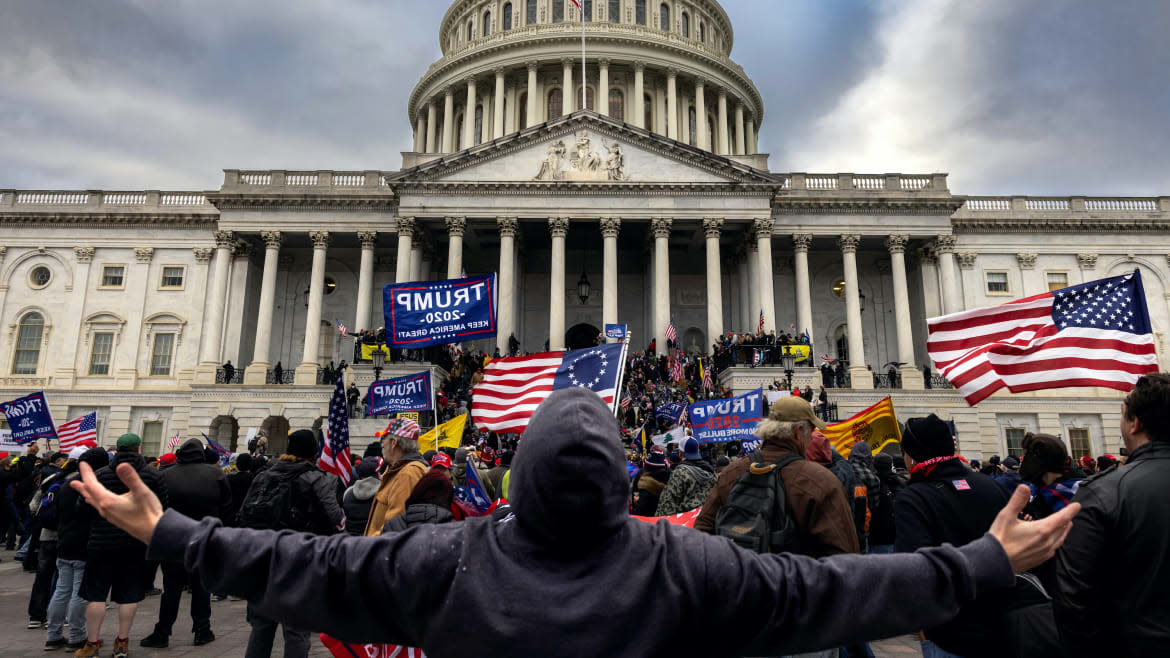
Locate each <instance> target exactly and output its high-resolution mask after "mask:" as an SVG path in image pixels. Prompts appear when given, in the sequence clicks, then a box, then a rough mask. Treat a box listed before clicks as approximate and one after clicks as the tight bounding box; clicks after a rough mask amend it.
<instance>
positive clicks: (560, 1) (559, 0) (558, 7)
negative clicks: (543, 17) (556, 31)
mask: <svg viewBox="0 0 1170 658" xmlns="http://www.w3.org/2000/svg"><path fill="white" fill-rule="evenodd" d="M566 2H568V0H553V3H552V6H553V7H552V10H553V22H554V23H563V22H565V3H566Z"/></svg>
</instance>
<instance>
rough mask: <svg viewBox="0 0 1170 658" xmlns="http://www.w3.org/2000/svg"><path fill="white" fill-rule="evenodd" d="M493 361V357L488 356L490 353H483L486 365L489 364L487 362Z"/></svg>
mask: <svg viewBox="0 0 1170 658" xmlns="http://www.w3.org/2000/svg"><path fill="white" fill-rule="evenodd" d="M491 362H492V357H490V356H488V355H486V354H484V355H483V365H484V366H485V367H486V366H487V364H489V363H491Z"/></svg>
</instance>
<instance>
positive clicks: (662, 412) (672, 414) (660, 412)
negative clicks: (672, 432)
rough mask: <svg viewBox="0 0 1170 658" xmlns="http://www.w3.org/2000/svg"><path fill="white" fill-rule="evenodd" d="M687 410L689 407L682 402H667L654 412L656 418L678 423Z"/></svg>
mask: <svg viewBox="0 0 1170 658" xmlns="http://www.w3.org/2000/svg"><path fill="white" fill-rule="evenodd" d="M686 410H687V405H686V404H684V403H682V402H667V403H666V404H664V405H662V406H660V407H658V408H657V409H655V410H654V417H655V418H661V419H662V420H667V421H670V422H672V423H677V422H679V420H681V419H682V415H683V412H685V411H686Z"/></svg>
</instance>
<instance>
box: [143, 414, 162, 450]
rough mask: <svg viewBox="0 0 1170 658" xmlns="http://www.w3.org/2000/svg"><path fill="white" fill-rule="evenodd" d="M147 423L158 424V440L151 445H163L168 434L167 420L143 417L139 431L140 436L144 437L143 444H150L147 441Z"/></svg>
mask: <svg viewBox="0 0 1170 658" xmlns="http://www.w3.org/2000/svg"><path fill="white" fill-rule="evenodd" d="M147 425H157V426H158V442H157V443H152V444H149V445H151V446H152V447H153V446H156V445H157V446H161V445H162V440H163V438H164V437H165V436H166V429H167V424H166V421H164V420H161V419H150V418H143V419H142V422H141V424H140V425H139V430H140V431H139V434H138V436H140V437H142V445H144V446H145V445H148V443H147V440H148V438H147V432H146V426H147Z"/></svg>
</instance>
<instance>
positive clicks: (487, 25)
mask: <svg viewBox="0 0 1170 658" xmlns="http://www.w3.org/2000/svg"><path fill="white" fill-rule="evenodd" d="M491 33H492V12H490V11H489V12H485V13H484V15H483V35H484V36H485V37H486V36H488V35H490V34H491Z"/></svg>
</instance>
